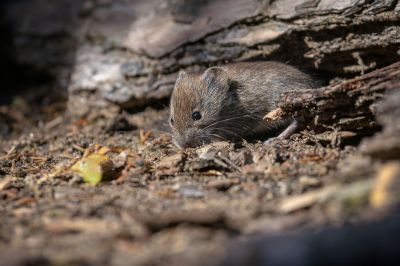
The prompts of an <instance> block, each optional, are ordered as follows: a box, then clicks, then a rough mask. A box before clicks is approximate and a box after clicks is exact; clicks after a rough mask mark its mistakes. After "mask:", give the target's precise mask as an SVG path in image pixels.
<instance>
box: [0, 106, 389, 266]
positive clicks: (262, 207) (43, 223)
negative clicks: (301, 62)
mask: <svg viewBox="0 0 400 266" xmlns="http://www.w3.org/2000/svg"><path fill="white" fill-rule="evenodd" d="M22 102H23V101H22ZM57 106H58V107H57ZM59 106H60V104H59V103H54V106H53V105H51V106H46V108H47V109H49V108H50V109H51V110H53V111H52V113H53V114H54V113H55V114H56V116H54V115H53V116H43V115H42V116H41V117H40V118H39V119H36V118H35V119H36V120H35V119H33V118H34V116H32V115H29V112H25V113H24V108H19V107H20V106H19V107H18V108H17V107H14V106H8V107H7V108H4V109H2V113H1V115H2V116H3V118H7V119H5V121H8V123H4V124H3V125H5V126H6V125H8V127H7V128H8V131H7V132H8V134H7V136H8V137H7V138H5V139H3V141H2V142H1V144H0V176H1V178H0V217H1V219H0V264H1V265H72V264H73V265H219V264H220V263H221V261H222V260H223V259H224V258H225V257H226V256H229V247H230V246H231V245H232V244H233V243H235V242H236V241H237V240H239V239H246V238H251V237H252V236H259V235H261V234H266V235H269V234H287V233H292V232H298V231H301V230H303V229H308V230H319V229H320V228H323V227H327V226H333V227H338V226H341V225H343V224H348V223H355V224H358V223H365V222H369V221H375V220H380V219H382V218H383V217H385V216H386V215H387V214H388V212H387V208H386V206H387V205H388V204H387V203H388V201H389V198H390V197H388V196H387V195H386V194H385V193H386V192H385V190H384V191H383V192H382V189H381V187H382V184H381V183H382V182H380V181H379V175H381V174H382V173H387V172H389V174H390V171H392V170H390V169H391V168H390V167H391V166H390V165H387V164H385V163H382V162H377V161H373V160H371V158H369V157H368V156H364V155H362V154H361V153H360V151H359V149H358V142H352V143H350V144H346V143H345V142H341V141H337V136H336V137H334V136H333V135H329V134H330V133H329V132H328V133H329V134H328V135H327V136H328V137H327V136H325V137H324V138H321V136H319V137H318V136H317V135H316V134H314V133H313V132H310V131H308V130H303V131H301V132H299V133H297V134H295V135H293V136H292V137H291V138H290V140H284V141H277V142H273V143H272V144H268V145H265V144H262V143H261V142H258V143H246V142H243V143H228V142H218V143H214V144H211V145H208V146H205V147H201V148H198V149H189V150H185V151H181V150H178V149H177V148H176V147H175V146H174V145H173V144H172V142H171V138H170V136H169V135H168V134H167V133H165V132H164V131H165V130H166V126H165V122H164V121H166V117H167V115H168V110H166V109H162V110H154V109H151V108H148V109H146V110H145V111H143V112H139V113H136V114H125V113H124V114H120V115H118V116H115V117H112V118H110V117H107V115H106V113H105V115H104V116H99V117H97V118H96V119H93V120H86V119H81V120H73V119H70V118H68V116H67V115H65V114H63V113H62V111H61V109H60V108H59ZM52 108H53V109H52ZM57 108H59V109H57ZM54 110H59V111H58V112H54ZM43 113H44V114H46V112H44V111H43V110H41V114H43ZM42 119H45V120H44V122H43V121H42V122H39V121H41V120H42ZM22 125H24V126H22ZM329 136H331V137H329ZM93 154H101V155H103V156H105V158H106V160H107V165H108V166H111V167H109V169H108V170H107V172H104V178H103V180H102V181H101V182H100V183H99V184H97V185H92V184H89V183H87V182H84V180H83V178H82V175H81V174H79V173H77V172H76V171H75V172H74V171H72V170H71V166H72V165H74V164H75V163H77V162H79V160H81V159H82V158H87V157H88V156H90V155H93ZM376 176H377V177H376ZM382 193H383V194H384V196H382ZM385 195H386V196H385ZM382 197H383V199H382Z"/></svg>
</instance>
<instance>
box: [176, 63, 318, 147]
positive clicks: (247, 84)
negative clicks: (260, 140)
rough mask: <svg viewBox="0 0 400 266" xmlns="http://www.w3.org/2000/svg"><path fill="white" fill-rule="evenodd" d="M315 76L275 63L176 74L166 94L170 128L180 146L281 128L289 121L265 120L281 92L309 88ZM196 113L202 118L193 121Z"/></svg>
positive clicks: (232, 66) (265, 132)
mask: <svg viewBox="0 0 400 266" xmlns="http://www.w3.org/2000/svg"><path fill="white" fill-rule="evenodd" d="M315 86H316V84H315V82H314V80H313V79H312V78H311V77H310V76H308V75H306V74H304V73H302V72H300V71H299V70H297V69H296V68H294V67H291V66H288V65H285V64H282V63H277V62H256V63H237V64H230V65H225V66H221V67H211V68H209V69H207V70H206V71H205V72H204V73H197V74H188V73H185V72H180V73H179V76H178V78H177V81H176V83H175V88H174V91H173V93H172V98H171V115H170V118H171V119H170V122H171V121H173V123H170V124H171V129H172V132H173V135H174V140H175V142H176V144H177V145H178V146H179V147H182V148H185V147H194V146H199V145H202V144H205V143H209V142H211V141H214V140H217V139H220V140H221V139H225V140H237V139H243V138H245V139H246V138H252V137H254V136H256V135H260V134H268V133H271V132H274V131H276V130H279V129H282V127H285V126H287V125H288V121H280V122H274V123H266V122H265V121H264V120H263V119H262V118H263V116H264V115H265V114H266V113H268V112H269V111H271V110H273V109H274V108H276V107H277V106H276V105H277V103H278V102H279V97H280V95H281V94H282V93H284V92H287V91H292V90H300V89H310V88H314V87H315ZM195 111H198V112H200V113H201V115H202V118H201V119H200V120H198V121H194V120H193V119H192V113H193V112H195Z"/></svg>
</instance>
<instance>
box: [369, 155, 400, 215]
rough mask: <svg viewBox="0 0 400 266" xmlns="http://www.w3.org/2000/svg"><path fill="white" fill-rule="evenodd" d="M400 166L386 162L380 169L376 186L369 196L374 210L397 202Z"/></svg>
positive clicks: (399, 185) (396, 163)
mask: <svg viewBox="0 0 400 266" xmlns="http://www.w3.org/2000/svg"><path fill="white" fill-rule="evenodd" d="M399 177H400V164H399V163H398V162H388V163H386V164H385V165H383V166H382V167H381V169H380V170H379V171H378V174H377V177H376V184H375V186H374V189H373V191H372V193H371V196H370V203H371V205H372V207H374V208H377V209H379V208H384V207H388V206H390V205H392V204H393V203H394V202H396V201H399V196H398V195H399V189H400V179H399Z"/></svg>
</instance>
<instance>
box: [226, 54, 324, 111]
mask: <svg viewBox="0 0 400 266" xmlns="http://www.w3.org/2000/svg"><path fill="white" fill-rule="evenodd" d="M223 68H225V69H226V70H227V72H228V73H229V75H230V76H231V78H232V79H233V80H236V81H237V84H238V85H239V86H240V88H239V89H238V90H237V92H238V96H239V98H240V101H241V103H242V106H244V107H250V108H252V109H253V111H255V112H257V110H254V109H260V110H258V111H260V112H263V113H264V114H266V113H267V112H268V111H271V110H272V109H274V108H276V105H277V103H278V102H279V99H280V95H281V94H282V93H285V92H288V91H293V90H302V89H312V88H315V87H316V86H317V84H316V82H315V81H314V80H313V79H312V78H311V77H310V76H309V75H307V74H305V73H303V72H301V71H299V70H298V69H296V68H294V67H291V66H288V65H285V64H282V63H278V62H269V61H267V62H254V63H236V64H230V65H226V66H224V67H223Z"/></svg>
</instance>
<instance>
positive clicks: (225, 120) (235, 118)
mask: <svg viewBox="0 0 400 266" xmlns="http://www.w3.org/2000/svg"><path fill="white" fill-rule="evenodd" d="M246 117H248V118H256V117H255V116H253V115H242V116H236V117H230V118H227V119H223V120H220V121H217V122H214V123H212V124H210V125H208V126H206V127H205V128H203V130H205V129H207V128H210V127H212V126H215V125H218V124H220V123H223V122H228V121H231V120H237V119H242V118H246Z"/></svg>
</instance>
